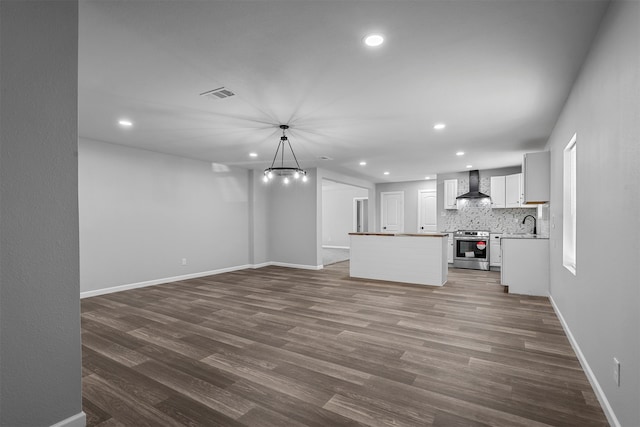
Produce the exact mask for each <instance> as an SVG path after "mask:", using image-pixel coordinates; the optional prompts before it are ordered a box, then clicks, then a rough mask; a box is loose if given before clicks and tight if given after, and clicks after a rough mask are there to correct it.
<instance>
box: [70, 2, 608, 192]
mask: <svg viewBox="0 0 640 427" xmlns="http://www.w3.org/2000/svg"><path fill="white" fill-rule="evenodd" d="M607 4H608V3H607V2H606V1H596V0H566V1H560V0H502V1H494V0H473V1H463V0H447V1H398V0H396V1H390V0H389V1H372V0H365V1H343V0H340V1H330V0H295V1H280V0H260V1H238V0H232V1H153V2H152V1H114V0H103V1H82V2H81V3H80V69H79V74H80V75H79V103H80V105H79V107H80V136H81V137H86V138H92V139H97V140H102V141H107V142H112V143H117V144H123V145H129V146H133V147H139V148H143V149H148V150H153V151H158V152H163V153H169V154H175V155H180V156H184V157H189V158H194V159H202V160H206V161H211V162H217V163H224V164H228V165H236V166H240V167H245V168H252V169H263V168H265V167H266V166H268V165H269V164H270V163H271V160H272V157H273V155H274V153H275V149H276V147H277V144H278V142H279V137H280V134H281V131H280V129H278V125H279V124H281V123H286V124H289V125H290V126H291V130H290V132H289V136H290V141H291V143H292V145H293V148H294V150H295V152H296V155H297V156H298V160H299V161H300V164H301V166H302V167H303V168H310V167H316V166H319V167H323V168H326V169H330V170H334V171H336V172H340V173H346V174H349V175H352V176H355V177H358V178H364V179H367V180H370V181H373V182H392V181H406V180H416V179H424V177H425V176H426V175H432V174H436V173H446V172H455V171H462V170H466V169H465V165H467V164H471V165H473V168H474V169H488V168H496V167H503V166H512V165H516V164H519V163H520V161H521V156H522V154H523V153H525V152H529V151H538V150H541V149H543V148H544V145H545V142H546V140H547V138H548V136H549V135H550V133H551V131H552V128H553V126H554V124H555V120H556V118H557V117H558V114H559V112H560V110H561V108H562V106H563V103H564V101H565V99H566V98H567V95H568V93H569V90H570V88H571V85H572V83H573V81H574V79H575V76H576V74H577V72H578V70H579V68H580V66H581V64H582V61H583V59H584V57H585V54H586V52H587V50H588V48H589V45H590V43H591V40H592V38H593V36H594V35H595V32H596V31H597V27H598V24H599V22H600V18H601V17H602V14H603V13H604V10H605V9H606V6H607ZM371 32H380V33H383V34H384V35H385V37H386V40H385V43H384V44H383V45H382V46H381V47H379V48H377V49H372V48H367V47H365V46H364V45H363V43H362V38H363V37H364V36H365V35H366V34H368V33H371ZM220 86H224V87H226V88H228V89H230V90H232V91H233V92H235V93H236V96H234V97H231V98H227V99H224V100H211V99H208V98H205V97H201V96H199V94H200V93H203V92H206V91H208V90H211V89H215V88H218V87H220ZM121 118H128V119H130V120H132V121H133V122H134V126H133V127H131V128H130V129H122V128H121V127H119V126H118V125H117V121H118V120H119V119H121ZM436 122H444V123H446V124H447V128H446V129H445V130H444V131H435V130H434V129H433V125H434V124H435V123H436ZM460 150H461V151H464V152H465V153H466V154H465V156H462V157H458V156H456V155H455V152H456V151H460ZM249 152H256V153H258V155H259V156H258V157H257V158H255V159H254V158H250V157H249V155H248V154H249ZM322 156H328V157H330V158H331V160H320V159H319V158H320V157H322ZM361 160H365V161H366V162H367V166H365V167H362V166H359V162H360V161H361ZM384 171H389V172H390V174H389V175H388V176H385V175H383V172H384Z"/></svg>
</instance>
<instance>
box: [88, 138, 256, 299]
mask: <svg viewBox="0 0 640 427" xmlns="http://www.w3.org/2000/svg"><path fill="white" fill-rule="evenodd" d="M78 197H79V205H80V279H81V280H80V283H81V291H82V292H87V291H95V290H98V289H105V288H110V287H115V286H121V285H131V284H136V283H140V282H147V281H152V280H159V279H164V278H171V277H176V276H183V275H189V274H195V273H201V272H207V271H214V270H218V269H224V268H229V267H237V266H242V265H246V264H249V256H250V248H249V230H250V227H249V225H250V221H249V173H248V171H246V170H242V169H234V168H229V167H226V166H222V165H215V164H214V165H212V164H211V163H208V162H202V161H196V160H190V159H185V158H181V157H176V156H170V155H165V154H159V153H154V152H151V151H146V150H138V149H134V148H129V147H124V146H120V145H115V144H108V143H104V142H97V141H92V140H87V139H81V140H80V144H79V194H78ZM183 258H186V259H187V265H182V259H183Z"/></svg>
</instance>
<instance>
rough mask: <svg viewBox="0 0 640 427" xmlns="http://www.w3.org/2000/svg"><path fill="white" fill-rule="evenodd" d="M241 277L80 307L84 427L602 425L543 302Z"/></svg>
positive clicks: (454, 283) (485, 284)
mask: <svg viewBox="0 0 640 427" xmlns="http://www.w3.org/2000/svg"><path fill="white" fill-rule="evenodd" d="M348 274H349V270H348V262H344V263H339V264H334V265H332V266H329V267H328V268H326V269H325V270H321V271H310V270H296V269H288V268H282V267H266V268H261V269H257V270H243V271H238V272H232V273H225V274H220V275H216V276H210V277H206V278H201V279H193V280H186V281H181V282H175V283H170V284H164V285H158V286H153V287H148V288H142V289H136V290H131V291H125V292H119V293H113V294H108V295H103V296H99V297H93V298H87V299H84V300H82V343H83V405H84V411H85V412H86V414H87V421H88V425H89V426H97V425H99V426H105V427H106V426H123V425H124V426H136V427H137V426H182V425H188V426H278V427H283V426H317V427H327V426H363V425H364V426H453V427H456V426H485V425H495V426H510V427H511V426H542V425H553V426H603V425H607V421H606V418H605V417H604V415H603V412H602V410H601V408H600V406H599V404H598V401H597V399H596V397H595V395H594V393H593V391H592V389H591V387H590V385H589V382H588V381H587V379H586V377H585V374H584V373H583V371H582V369H581V367H580V364H579V362H578V360H577V359H576V357H575V354H574V353H573V351H572V349H571V346H570V344H569V342H568V340H567V338H566V336H565V335H564V332H563V330H562V327H561V326H560V323H559V321H558V319H557V318H556V316H555V314H554V312H553V309H552V307H551V305H550V303H549V302H548V300H547V299H546V298H540V297H523V296H515V295H509V294H505V293H504V292H503V287H502V286H500V285H499V284H498V282H499V274H498V273H494V272H479V271H471V270H456V269H451V270H450V272H449V282H448V283H447V284H446V285H445V286H444V287H429V286H417V285H406V284H397V283H391V282H376V281H369V280H362V279H351V278H349V277H348Z"/></svg>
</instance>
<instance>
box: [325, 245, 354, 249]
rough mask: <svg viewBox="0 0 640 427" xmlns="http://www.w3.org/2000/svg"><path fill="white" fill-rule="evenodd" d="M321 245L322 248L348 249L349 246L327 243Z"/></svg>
mask: <svg viewBox="0 0 640 427" xmlns="http://www.w3.org/2000/svg"><path fill="white" fill-rule="evenodd" d="M322 247H323V248H324V249H349V246H329V245H322Z"/></svg>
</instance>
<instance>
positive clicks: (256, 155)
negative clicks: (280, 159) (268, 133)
mask: <svg viewBox="0 0 640 427" xmlns="http://www.w3.org/2000/svg"><path fill="white" fill-rule="evenodd" d="M249 157H258V153H249Z"/></svg>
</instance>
